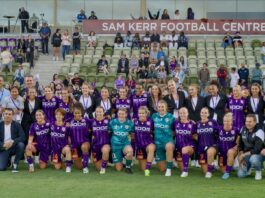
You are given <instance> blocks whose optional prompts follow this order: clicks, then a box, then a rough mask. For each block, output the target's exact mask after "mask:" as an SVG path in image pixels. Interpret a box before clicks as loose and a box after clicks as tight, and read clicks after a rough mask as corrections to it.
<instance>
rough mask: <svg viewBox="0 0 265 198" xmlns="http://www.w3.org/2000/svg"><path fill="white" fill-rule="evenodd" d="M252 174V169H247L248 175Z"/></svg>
mask: <svg viewBox="0 0 265 198" xmlns="http://www.w3.org/2000/svg"><path fill="white" fill-rule="evenodd" d="M251 174H252V169H251V168H250V169H249V170H248V171H247V175H248V176H250V175H251Z"/></svg>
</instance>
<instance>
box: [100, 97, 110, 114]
mask: <svg viewBox="0 0 265 198" xmlns="http://www.w3.org/2000/svg"><path fill="white" fill-rule="evenodd" d="M101 102H102V104H103V109H104V111H105V112H106V111H108V110H109V108H110V107H109V101H107V105H105V102H104V101H103V100H102V101H101Z"/></svg>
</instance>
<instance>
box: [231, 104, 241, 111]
mask: <svg viewBox="0 0 265 198" xmlns="http://www.w3.org/2000/svg"><path fill="white" fill-rule="evenodd" d="M230 109H231V110H242V109H243V107H242V106H239V105H230Z"/></svg>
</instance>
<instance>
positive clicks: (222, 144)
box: [218, 113, 239, 179]
mask: <svg viewBox="0 0 265 198" xmlns="http://www.w3.org/2000/svg"><path fill="white" fill-rule="evenodd" d="M238 135H239V131H238V130H237V129H236V128H233V115H232V113H227V114H225V116H224V118H223V127H221V128H220V130H219V141H218V145H219V146H218V150H219V155H218V158H219V166H220V168H221V170H222V172H223V173H224V174H223V176H222V179H228V178H229V177H230V172H231V170H232V167H233V164H234V161H235V158H236V155H237V152H238V148H237V147H238V146H237V145H238V142H239V136H238Z"/></svg>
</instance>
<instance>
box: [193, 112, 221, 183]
mask: <svg viewBox="0 0 265 198" xmlns="http://www.w3.org/2000/svg"><path fill="white" fill-rule="evenodd" d="M209 116H210V113H209V109H208V108H202V110H201V113H200V117H201V120H200V121H199V122H198V123H197V135H198V156H199V163H200V165H201V168H202V171H203V172H204V173H205V178H211V177H212V171H213V169H214V157H215V155H216V149H217V138H218V129H219V128H218V124H217V122H216V121H215V120H209Z"/></svg>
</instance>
